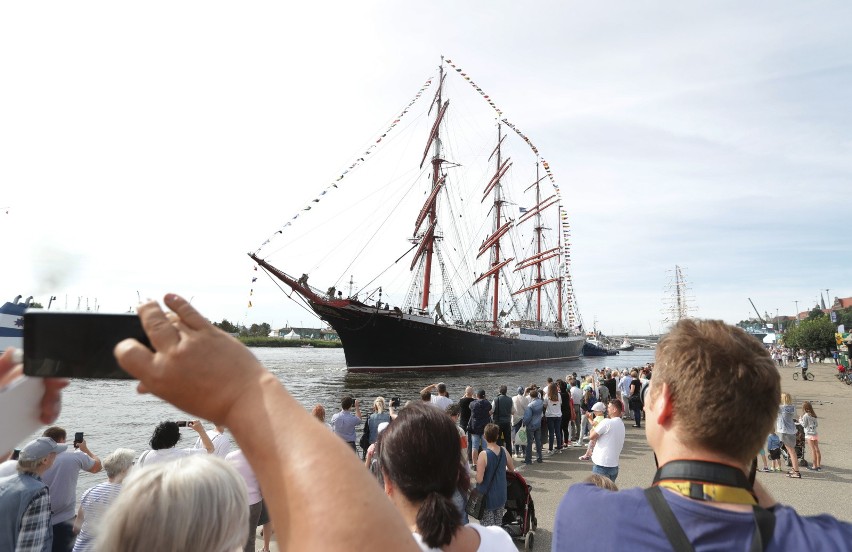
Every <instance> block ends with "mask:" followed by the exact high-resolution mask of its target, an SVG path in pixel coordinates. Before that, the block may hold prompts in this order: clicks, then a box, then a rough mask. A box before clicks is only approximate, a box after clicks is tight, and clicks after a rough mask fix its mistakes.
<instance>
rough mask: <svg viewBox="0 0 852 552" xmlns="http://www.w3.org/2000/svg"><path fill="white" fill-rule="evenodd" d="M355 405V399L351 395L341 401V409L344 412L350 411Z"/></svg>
mask: <svg viewBox="0 0 852 552" xmlns="http://www.w3.org/2000/svg"><path fill="white" fill-rule="evenodd" d="M353 404H355V399H353V398H352V396H351V395H346V396H345V397H343V398H342V399H340V408H342V409H343V410H349V409H350V408H352V405H353Z"/></svg>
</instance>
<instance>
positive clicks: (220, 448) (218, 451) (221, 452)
mask: <svg viewBox="0 0 852 552" xmlns="http://www.w3.org/2000/svg"><path fill="white" fill-rule="evenodd" d="M207 436H208V437H210V440H211V441H212V442H213V454H214V455H215V456H218V457H219V458H225V457H226V456H228V453H229V452H231V439H230V438H229V437H228V436H227V435H225V434H224V433H219V432H218V431H216V430H215V429H211V430H210V431H208V432H207ZM192 448H197V449H204V443H202V442H201V437H199V438H198V439H196V440H195V445H194V446H193V447H192ZM204 450H207V449H204Z"/></svg>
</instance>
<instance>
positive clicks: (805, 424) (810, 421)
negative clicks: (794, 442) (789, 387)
mask: <svg viewBox="0 0 852 552" xmlns="http://www.w3.org/2000/svg"><path fill="white" fill-rule="evenodd" d="M799 423H800V424H801V425H802V429H803V430H804V431H805V442H806V443H808V444H809V445H810V446H811V453H813V461H812V462H811V465H810V466H808V469H809V470H812V471H821V470H822V453H821V452H820V450H819V432H818V431H817V428H818V427H819V419H818V418H817V415H816V412H814V407H813V405H811V403H810V401H805V402H803V403H802V418H801V420H800V422H799Z"/></svg>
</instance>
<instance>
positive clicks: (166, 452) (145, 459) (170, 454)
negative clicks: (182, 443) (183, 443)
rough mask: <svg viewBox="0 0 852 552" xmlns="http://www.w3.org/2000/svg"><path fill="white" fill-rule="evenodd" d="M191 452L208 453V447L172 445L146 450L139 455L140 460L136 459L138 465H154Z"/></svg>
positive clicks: (138, 466)
mask: <svg viewBox="0 0 852 552" xmlns="http://www.w3.org/2000/svg"><path fill="white" fill-rule="evenodd" d="M191 454H207V449H179V448H174V447H172V448H167V449H160V450H146V451H145V452H143V453H142V454H140V455H139V460H137V461H136V467H137V468H141V467H143V466H152V465H154V464H160V463H162V462H169V461H171V460H177V459H178V458H183V457H184V456H189V455H191Z"/></svg>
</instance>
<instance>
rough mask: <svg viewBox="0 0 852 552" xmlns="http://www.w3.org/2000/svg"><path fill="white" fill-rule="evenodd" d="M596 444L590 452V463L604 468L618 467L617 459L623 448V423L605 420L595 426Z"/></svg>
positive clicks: (609, 419)
mask: <svg viewBox="0 0 852 552" xmlns="http://www.w3.org/2000/svg"><path fill="white" fill-rule="evenodd" d="M594 432H595V433H597V434H598V442H597V444H596V445H595V450H594V451H593V452H592V462H594V463H595V464H597V465H598V466H603V467H605V468H615V467H617V466H618V457H619V456H620V455H621V449H622V448H623V447H624V422H622V421H621V418H606V419H605V420H603V421H602V422H601V423H599V424H598V425H597V426H595V429H594Z"/></svg>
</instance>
